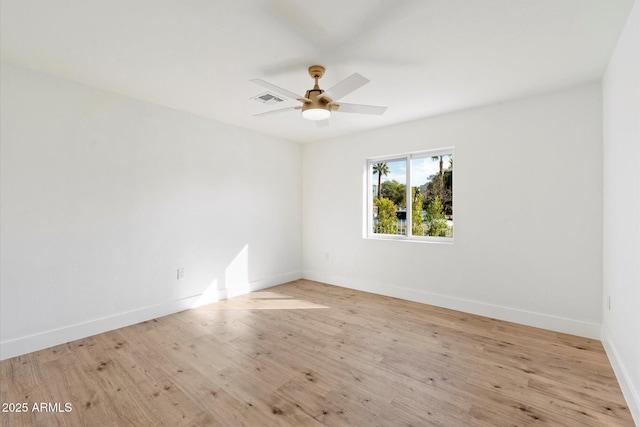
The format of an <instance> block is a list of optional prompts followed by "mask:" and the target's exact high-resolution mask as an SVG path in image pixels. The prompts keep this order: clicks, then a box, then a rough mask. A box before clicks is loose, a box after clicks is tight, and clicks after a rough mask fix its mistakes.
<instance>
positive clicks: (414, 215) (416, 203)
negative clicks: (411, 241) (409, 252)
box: [411, 187, 425, 236]
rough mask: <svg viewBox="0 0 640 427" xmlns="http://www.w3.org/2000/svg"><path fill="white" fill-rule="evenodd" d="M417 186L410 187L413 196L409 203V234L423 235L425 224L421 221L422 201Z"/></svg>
mask: <svg viewBox="0 0 640 427" xmlns="http://www.w3.org/2000/svg"><path fill="white" fill-rule="evenodd" d="M417 190H418V188H417V187H413V188H412V189H411V196H412V197H413V201H412V205H411V234H413V235H414V236H424V230H425V226H424V224H423V223H422V201H423V196H422V193H421V192H420V191H417Z"/></svg>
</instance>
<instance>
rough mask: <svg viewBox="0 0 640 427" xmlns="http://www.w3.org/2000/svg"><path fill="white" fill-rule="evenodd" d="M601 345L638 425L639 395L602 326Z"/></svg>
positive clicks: (639, 413) (639, 417) (639, 421)
mask: <svg viewBox="0 0 640 427" xmlns="http://www.w3.org/2000/svg"><path fill="white" fill-rule="evenodd" d="M602 345H603V346H604V350H605V351H606V352H607V357H608V358H609V362H610V363H611V366H612V367H613V372H614V373H615V374H616V378H617V380H618V384H620V389H621V390H622V394H623V395H624V398H625V400H626V401H627V406H628V407H629V411H630V412H631V416H632V417H633V420H634V421H635V423H636V425H638V426H640V396H639V395H638V390H636V389H635V388H634V386H633V381H632V380H631V377H630V376H629V374H628V372H627V370H626V368H625V366H624V364H623V363H622V361H621V360H620V355H619V353H618V350H617V349H616V346H615V344H614V343H613V341H612V340H611V335H610V334H609V332H608V331H607V328H605V327H604V326H603V327H602Z"/></svg>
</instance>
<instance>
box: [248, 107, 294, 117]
mask: <svg viewBox="0 0 640 427" xmlns="http://www.w3.org/2000/svg"><path fill="white" fill-rule="evenodd" d="M299 109H300V107H287V108H280V109H278V110H271V111H267V112H266V113H260V114H254V115H253V117H260V116H268V115H270V114H276V113H284V112H285V111H290V110H299Z"/></svg>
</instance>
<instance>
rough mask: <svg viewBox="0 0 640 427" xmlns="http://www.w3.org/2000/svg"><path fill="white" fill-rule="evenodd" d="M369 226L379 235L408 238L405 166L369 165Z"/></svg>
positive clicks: (395, 163) (402, 163) (393, 162)
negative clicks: (395, 235) (370, 185)
mask: <svg viewBox="0 0 640 427" xmlns="http://www.w3.org/2000/svg"><path fill="white" fill-rule="evenodd" d="M371 174H372V175H371V183H372V189H371V190H372V201H373V204H372V210H371V212H372V215H373V218H372V220H373V221H372V223H373V232H374V233H378V234H403V235H406V234H407V201H406V194H407V162H406V160H405V159H402V160H389V161H384V162H377V163H372V165H371Z"/></svg>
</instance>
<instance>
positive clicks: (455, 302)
mask: <svg viewBox="0 0 640 427" xmlns="http://www.w3.org/2000/svg"><path fill="white" fill-rule="evenodd" d="M303 277H304V278H305V279H309V280H315V281H318V282H324V283H328V284H332V285H336V286H342V287H346V288H351V289H356V290H360V291H365V292H372V293H375V294H379V295H386V296H390V297H394V298H400V299H405V300H409V301H415V302H419V303H423V304H429V305H435V306H437V307H443V308H449V309H452V310H458V311H463V312H465V313H470V314H477V315H480V316H485V317H491V318H494V319H499V320H505V321H508V322H513V323H519V324H523V325H527V326H534V327H536V328H542V329H548V330H551V331H555V332H562V333H565V334H571V335H578V336H581V337H587V338H593V339H598V340H599V339H600V333H601V325H600V324H599V323H590V322H583V321H579V320H573V319H567V318H564V317H558V316H550V315H548V314H543V313H535V312H530V311H525V310H519V309H515V308H511V307H505V306H499V305H493V304H487V303H484V302H479V301H472V300H467V299H462V298H456V297H452V296H448V295H440V294H434V293H430V292H425V291H420V290H416V289H409V288H403V287H399V286H393V285H388V284H384V283H376V282H371V281H368V280H366V281H363V280H359V279H351V278H344V277H336V276H332V275H328V274H325V273H323V272H318V271H312V270H305V271H304V272H303Z"/></svg>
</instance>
